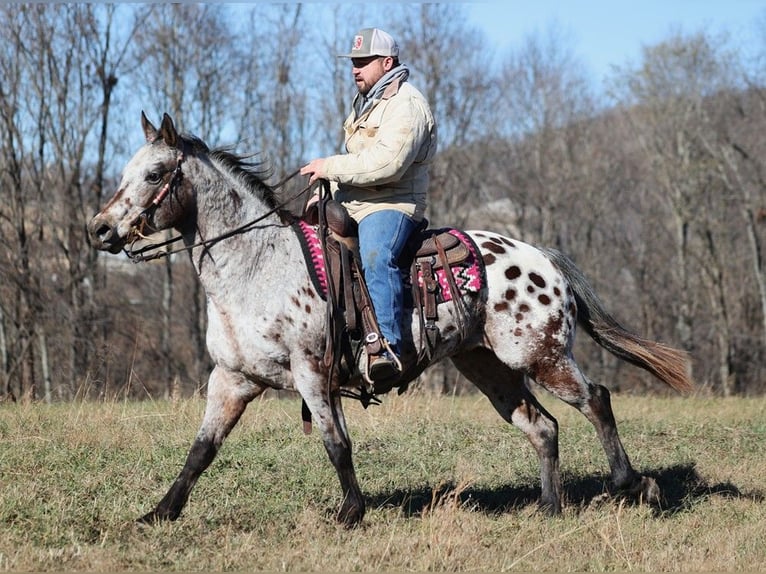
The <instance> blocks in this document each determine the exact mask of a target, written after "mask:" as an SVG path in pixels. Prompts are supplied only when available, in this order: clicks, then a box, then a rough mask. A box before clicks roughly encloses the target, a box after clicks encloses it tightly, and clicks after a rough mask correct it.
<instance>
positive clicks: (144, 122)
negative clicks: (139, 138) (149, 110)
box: [141, 110, 158, 143]
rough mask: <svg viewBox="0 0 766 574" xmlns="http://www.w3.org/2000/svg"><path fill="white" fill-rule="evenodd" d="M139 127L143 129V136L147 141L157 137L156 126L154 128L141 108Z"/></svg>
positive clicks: (149, 141)
mask: <svg viewBox="0 0 766 574" xmlns="http://www.w3.org/2000/svg"><path fill="white" fill-rule="evenodd" d="M141 127H142V128H143V130H144V137H145V138H146V142H147V143H152V142H153V141H154V140H156V139H157V135H158V134H157V128H155V127H154V126H153V125H152V122H150V121H149V120H148V119H147V117H146V114H145V113H144V112H143V110H142V111H141Z"/></svg>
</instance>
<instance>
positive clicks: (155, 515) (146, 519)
mask: <svg viewBox="0 0 766 574" xmlns="http://www.w3.org/2000/svg"><path fill="white" fill-rule="evenodd" d="M176 518H178V515H175V516H173V515H170V514H166V513H161V512H158V511H156V510H152V511H151V512H147V513H146V514H144V515H143V516H142V517H141V518H139V519H137V520H136V524H140V525H142V526H156V525H158V524H159V523H160V522H165V521H171V522H172V521H173V520H175V519H176Z"/></svg>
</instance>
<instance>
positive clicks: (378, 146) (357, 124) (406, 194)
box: [301, 28, 436, 381]
mask: <svg viewBox="0 0 766 574" xmlns="http://www.w3.org/2000/svg"><path fill="white" fill-rule="evenodd" d="M339 57H342V58H350V59H351V71H352V74H353V76H354V81H355V83H356V85H357V88H358V93H357V95H356V96H355V97H354V101H353V105H352V110H351V113H350V114H349V116H348V117H347V118H346V121H345V122H344V124H343V129H344V132H345V143H346V150H347V153H345V154H340V155H333V156H329V157H324V158H317V159H314V160H312V161H310V162H309V163H308V164H307V165H305V166H304V167H303V168H301V174H303V175H309V176H310V179H309V183H314V182H315V181H317V180H318V179H325V180H328V181H329V182H330V185H331V193H332V195H333V198H334V199H335V200H337V201H339V202H340V203H341V204H342V205H343V206H344V207H345V208H346V209H347V210H348V212H349V214H350V215H351V217H352V218H353V219H354V220H355V221H356V222H357V223H358V233H359V254H360V257H361V261H362V268H363V271H364V276H365V280H366V283H367V289H368V290H369V294H370V298H371V299H372V304H373V307H374V310H375V314H376V316H377V320H378V324H379V327H380V332H381V334H382V335H383V340H382V341H381V343H382V344H381V345H380V346H379V348H380V352H378V353H377V354H375V355H374V356H372V357H370V359H369V369H368V374H369V377H370V378H371V379H372V380H373V381H384V380H390V379H392V378H394V377H396V376H397V375H398V374H399V373H401V370H402V364H401V361H400V358H399V354H400V352H401V341H402V335H401V321H402V309H403V298H404V289H403V286H402V277H401V272H400V269H399V266H398V264H397V261H398V259H399V256H400V255H401V253H402V250H403V249H404V247H405V245H406V243H407V240H408V239H409V237H410V235H411V234H412V232H413V231H414V230H415V229H416V228H417V227H418V224H419V223H420V222H421V221H422V220H423V219H424V216H425V210H426V195H427V189H428V180H429V177H428V168H429V164H430V163H431V161H432V159H433V157H434V154H435V153H436V124H435V122H434V118H433V115H432V114H431V109H430V107H429V105H428V102H427V101H426V99H425V98H424V97H423V95H422V94H421V93H420V92H419V91H418V90H417V89H416V88H415V87H413V86H412V84H410V83H409V82H407V79H408V77H409V74H410V71H409V68H408V67H407V66H406V65H405V64H402V63H401V62H400V61H399V46H398V45H397V43H396V41H395V40H394V39H393V38H392V37H391V36H390V35H389V34H388V33H386V32H384V31H383V30H380V29H378V28H364V29H362V30H360V31H359V32H358V33H357V35H356V36H355V37H354V42H353V45H352V48H351V52H350V53H348V54H342V55H341V56H339Z"/></svg>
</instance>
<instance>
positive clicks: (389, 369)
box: [369, 351, 401, 382]
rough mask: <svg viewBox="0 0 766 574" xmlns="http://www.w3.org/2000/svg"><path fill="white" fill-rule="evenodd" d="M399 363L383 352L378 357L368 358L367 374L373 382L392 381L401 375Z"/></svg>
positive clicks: (386, 352) (389, 354)
mask: <svg viewBox="0 0 766 574" xmlns="http://www.w3.org/2000/svg"><path fill="white" fill-rule="evenodd" d="M399 365H400V363H399V361H398V360H397V359H396V357H394V356H393V355H391V353H389V352H388V351H383V352H382V353H381V354H380V355H373V356H372V357H370V368H369V374H370V379H371V380H372V381H373V382H378V381H385V380H389V379H394V378H396V377H398V376H399V375H400V374H401V370H400V367H399Z"/></svg>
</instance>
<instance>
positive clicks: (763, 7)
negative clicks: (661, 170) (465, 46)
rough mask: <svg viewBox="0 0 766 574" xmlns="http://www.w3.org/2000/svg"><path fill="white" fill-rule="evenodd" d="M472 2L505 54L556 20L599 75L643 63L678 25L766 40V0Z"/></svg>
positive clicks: (477, 21)
mask: <svg viewBox="0 0 766 574" xmlns="http://www.w3.org/2000/svg"><path fill="white" fill-rule="evenodd" d="M467 8H468V13H469V17H470V19H471V22H472V23H473V24H474V25H476V26H477V27H478V28H479V29H481V30H482V31H484V32H485V33H486V35H487V38H488V40H489V42H490V44H491V45H493V46H494V47H495V49H496V50H497V51H498V53H499V54H502V53H504V52H507V51H508V50H511V49H515V48H519V47H520V46H521V45H523V43H524V40H525V39H526V38H528V37H530V36H538V35H539V36H540V37H541V38H543V39H544V38H545V37H546V32H547V31H548V30H549V28H550V26H551V25H554V24H555V26H556V29H557V30H561V31H562V32H563V33H565V34H566V37H567V46H568V47H569V48H570V49H571V50H572V51H573V52H574V54H575V55H576V56H578V57H579V58H580V60H581V61H582V63H583V64H584V65H585V66H586V68H587V69H588V70H589V71H590V73H591V74H593V75H594V79H596V80H598V81H601V80H603V78H604V77H605V76H606V75H607V74H608V73H609V72H610V70H611V67H612V66H613V65H617V66H625V65H627V64H629V63H638V62H639V61H640V56H641V49H642V47H643V46H651V45H654V44H657V43H658V42H661V41H662V40H664V39H667V38H668V37H669V36H670V34H671V33H672V32H673V31H674V30H678V31H681V32H683V33H684V34H690V33H693V32H698V31H700V30H703V29H704V30H707V31H709V32H712V33H714V34H718V33H722V32H728V33H729V34H731V36H732V39H733V40H734V41H735V42H741V43H742V44H743V45H744V46H745V48H748V47H750V48H752V46H753V45H754V43H756V42H760V43H761V44H762V43H763V42H764V41H766V39H764V38H763V37H761V38H758V36H757V35H756V23H757V22H759V21H760V23H761V26H762V27H764V28H766V0H493V1H488V2H481V1H478V2H474V3H471V4H468V5H467Z"/></svg>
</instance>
